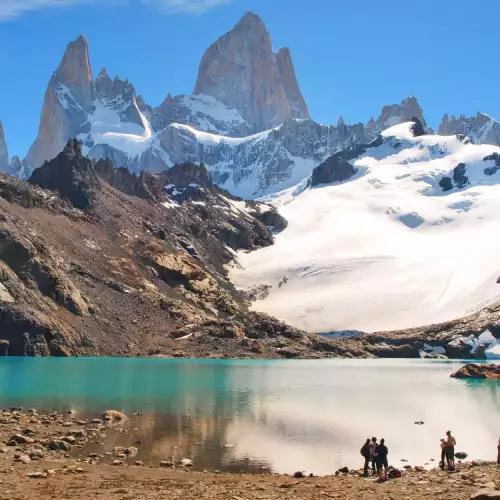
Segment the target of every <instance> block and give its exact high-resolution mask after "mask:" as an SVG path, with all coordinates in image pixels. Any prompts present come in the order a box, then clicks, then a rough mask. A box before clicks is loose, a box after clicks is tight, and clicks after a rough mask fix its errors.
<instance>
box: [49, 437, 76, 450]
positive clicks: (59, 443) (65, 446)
mask: <svg viewBox="0 0 500 500" xmlns="http://www.w3.org/2000/svg"><path fill="white" fill-rule="evenodd" d="M48 447H49V450H54V451H69V450H71V443H67V442H66V441H63V440H62V439H61V440H58V439H55V440H54V441H51V442H50V443H49V446H48Z"/></svg>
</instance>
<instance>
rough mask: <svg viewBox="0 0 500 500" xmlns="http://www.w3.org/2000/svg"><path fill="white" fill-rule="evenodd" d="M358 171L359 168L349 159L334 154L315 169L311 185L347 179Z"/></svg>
mask: <svg viewBox="0 0 500 500" xmlns="http://www.w3.org/2000/svg"><path fill="white" fill-rule="evenodd" d="M356 172H357V169H356V168H354V167H353V166H352V165H351V164H350V163H349V162H348V161H346V160H344V158H341V157H339V156H335V155H334V156H331V157H330V158H328V160H326V161H325V162H324V163H322V164H321V165H319V166H318V167H316V168H315V169H314V170H313V173H312V177H311V185H312V186H317V185H319V184H331V183H333V182H343V181H347V180H348V179H350V178H351V177H353V176H354V175H356Z"/></svg>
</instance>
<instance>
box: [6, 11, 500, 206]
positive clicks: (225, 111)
mask: <svg viewBox="0 0 500 500" xmlns="http://www.w3.org/2000/svg"><path fill="white" fill-rule="evenodd" d="M413 117H415V118H418V119H419V120H420V122H421V123H422V124H423V125H424V127H425V128H426V130H427V131H429V132H432V130H431V129H429V127H428V126H427V123H426V121H425V118H424V114H423V111H422V109H421V107H420V106H419V104H418V101H417V99H416V98H415V97H413V96H411V97H409V98H408V99H405V100H404V101H403V102H401V103H400V104H393V105H389V106H384V107H383V108H382V111H381V114H380V116H379V117H378V118H377V119H373V118H371V119H370V120H369V121H368V122H367V123H366V124H362V123H357V124H352V125H348V124H345V123H344V120H343V119H342V117H341V118H339V120H338V123H337V124H336V125H323V124H319V123H317V122H315V121H314V120H313V119H312V118H311V116H310V113H309V110H308V107H307V104H306V102H305V100H304V97H303V96H302V93H301V91H300V86H299V82H298V80H297V76H296V73H295V69H294V66H293V62H292V56H291V53H290V50H289V49H287V48H282V49H280V50H279V51H278V52H274V49H273V45H272V41H271V37H270V34H269V32H268V31H267V29H266V26H265V24H264V22H263V21H262V20H261V19H260V17H259V16H257V15H255V14H253V13H251V12H248V13H246V14H245V15H244V16H243V18H242V19H241V20H240V21H239V22H238V23H237V24H236V26H234V28H233V29H231V30H230V31H229V32H228V33H226V34H225V35H223V36H222V37H221V38H219V39H218V40H217V41H216V42H215V43H214V44H212V45H211V46H210V47H209V48H208V49H207V51H206V52H205V54H204V55H203V57H202V60H201V62H200V65H199V71H198V77H197V80H196V83H195V85H194V90H193V93H192V94H187V95H180V96H175V97H172V96H171V95H170V94H168V95H167V97H166V98H165V100H164V101H163V102H162V103H161V104H159V105H158V106H156V107H153V106H150V105H148V104H147V103H145V102H144V99H143V98H142V97H141V96H140V95H138V94H137V92H136V89H135V88H134V86H133V85H132V84H131V83H130V82H129V81H128V80H122V79H120V78H119V77H114V78H111V77H110V76H109V74H108V72H107V71H106V69H101V70H100V72H99V74H98V75H97V77H96V78H94V73H93V70H92V65H91V59H90V55H89V46H88V42H87V40H86V39H85V37H83V36H80V37H78V38H77V39H76V40H75V41H73V42H71V43H70V44H69V45H68V47H67V49H66V51H65V53H64V55H63V58H62V61H61V64H60V65H59V67H58V68H57V70H56V71H55V72H54V74H53V75H52V77H51V79H50V81H49V84H48V87H47V90H46V93H45V97H44V101H43V106H42V112H41V119H40V125H39V131H38V136H37V137H36V139H35V141H34V142H33V144H32V146H31V147H30V149H29V151H28V153H27V155H26V157H25V158H24V159H23V160H22V161H20V159H19V158H17V157H14V158H12V160H10V161H9V158H8V153H7V146H6V145H5V140H4V137H3V133H2V131H1V129H0V170H1V171H3V172H6V173H10V174H12V175H16V176H18V177H20V178H27V177H29V175H30V174H31V172H32V171H33V169H35V168H38V167H40V166H41V165H42V164H43V163H44V162H45V161H47V160H50V159H52V158H54V157H55V156H56V155H57V154H58V153H59V152H61V151H62V149H63V148H64V146H65V144H66V142H67V141H68V139H70V138H71V137H77V138H78V139H79V140H81V141H82V142H83V144H84V153H85V154H87V155H88V156H89V157H90V158H92V159H95V160H99V159H110V160H112V161H113V162H114V164H115V165H116V166H117V167H122V166H123V167H127V168H128V169H129V170H131V171H132V172H136V173H138V172H141V171H147V172H159V171H162V170H164V169H165V168H169V167H172V166H173V165H175V164H177V163H182V162H185V161H190V162H196V163H203V164H204V165H205V166H206V167H207V168H208V170H209V172H210V174H211V175H212V177H213V179H214V181H215V182H216V183H218V184H219V185H220V186H222V187H224V188H226V189H228V190H229V191H230V192H232V193H233V194H235V195H238V196H242V197H244V198H247V199H253V198H257V197H260V196H263V195H268V194H271V193H273V192H277V191H280V190H282V189H286V188H289V187H291V186H293V185H295V184H297V183H298V182H300V181H301V180H302V179H304V178H306V177H307V176H308V175H309V174H310V173H311V171H312V169H313V168H314V167H316V166H318V165H319V164H320V163H322V162H323V161H324V160H326V159H327V158H328V157H329V156H330V155H331V154H333V153H334V152H335V151H338V150H341V149H344V148H346V147H350V146H353V145H355V144H363V143H368V142H369V141H370V140H372V139H374V138H375V137H376V136H377V134H378V133H380V132H381V131H383V130H385V129H386V128H388V127H391V126H393V125H396V124H398V123H402V122H404V121H407V120H410V119H412V118H413ZM0 118H1V117H0ZM439 133H441V134H446V135H453V134H457V133H460V134H464V135H468V136H469V137H471V139H472V140H473V141H474V142H477V143H486V144H494V145H498V144H499V142H500V126H499V124H498V122H496V121H495V120H493V119H492V118H490V117H489V116H487V115H485V114H481V113H478V115H477V116H476V117H473V118H466V117H463V116H461V117H458V118H455V117H451V118H450V117H448V116H447V115H445V116H444V118H443V122H442V124H441V125H440V126H439Z"/></svg>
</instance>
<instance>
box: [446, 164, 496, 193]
mask: <svg viewBox="0 0 500 500" xmlns="http://www.w3.org/2000/svg"><path fill="white" fill-rule="evenodd" d="M486 170H487V169H485V174H486ZM466 173H467V167H466V166H465V163H459V164H458V165H457V166H456V167H455V168H454V169H453V179H451V177H448V176H445V177H443V178H442V179H441V180H440V181H439V186H440V187H441V189H442V190H443V191H451V190H452V189H453V188H454V187H456V188H458V189H462V188H463V187H465V186H467V184H469V178H468V177H467V176H466V175H465V174H466ZM487 175H492V174H487Z"/></svg>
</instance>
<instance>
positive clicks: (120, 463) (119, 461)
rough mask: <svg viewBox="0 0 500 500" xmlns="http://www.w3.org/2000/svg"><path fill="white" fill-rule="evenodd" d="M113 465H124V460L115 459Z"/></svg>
mask: <svg viewBox="0 0 500 500" xmlns="http://www.w3.org/2000/svg"><path fill="white" fill-rule="evenodd" d="M111 465H123V460H113V461H112V462H111Z"/></svg>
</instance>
